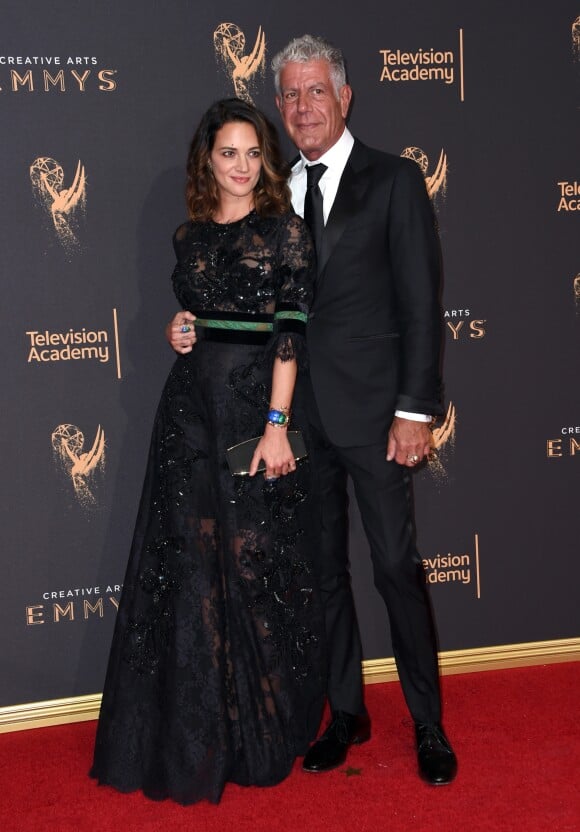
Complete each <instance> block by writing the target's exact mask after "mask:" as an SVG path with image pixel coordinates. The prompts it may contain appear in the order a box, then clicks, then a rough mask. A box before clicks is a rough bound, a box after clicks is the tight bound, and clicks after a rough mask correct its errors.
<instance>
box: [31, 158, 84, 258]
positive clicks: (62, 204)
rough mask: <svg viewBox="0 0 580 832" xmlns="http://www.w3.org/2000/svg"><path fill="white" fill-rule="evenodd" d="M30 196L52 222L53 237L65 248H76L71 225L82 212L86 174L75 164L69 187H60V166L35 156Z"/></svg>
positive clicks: (61, 185) (62, 176)
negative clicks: (31, 193) (32, 195)
mask: <svg viewBox="0 0 580 832" xmlns="http://www.w3.org/2000/svg"><path fill="white" fill-rule="evenodd" d="M30 181H31V183H32V189H33V191H34V195H35V197H36V198H37V200H38V201H39V202H40V204H41V205H42V206H43V207H44V209H45V210H46V212H47V213H48V215H49V216H50V217H51V219H52V223H53V225H54V230H55V231H56V234H57V237H58V239H59V240H60V242H61V243H62V244H63V246H65V248H74V247H76V246H77V245H78V240H77V237H76V235H75V233H74V230H73V228H74V226H75V224H76V221H77V219H78V213H79V212H83V213H84V210H85V203H86V183H87V180H86V174H85V168H84V165H82V164H81V162H80V161H79V162H78V164H77V168H76V171H75V175H74V177H73V181H72V184H71V186H70V188H65V187H63V185H64V170H63V168H62V165H59V163H58V162H57V161H56V160H55V159H51V158H50V157H49V156H39V158H38V159H36V160H35V161H34V162H33V164H32V165H31V166H30Z"/></svg>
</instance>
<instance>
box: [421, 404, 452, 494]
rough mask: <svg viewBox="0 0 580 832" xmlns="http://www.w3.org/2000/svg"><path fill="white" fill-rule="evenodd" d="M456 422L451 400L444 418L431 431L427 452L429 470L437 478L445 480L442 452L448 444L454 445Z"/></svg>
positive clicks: (445, 472) (445, 473)
mask: <svg viewBox="0 0 580 832" xmlns="http://www.w3.org/2000/svg"><path fill="white" fill-rule="evenodd" d="M456 423H457V412H456V410H455V405H454V404H453V402H449V406H448V407H447V412H446V414H445V418H444V419H443V422H442V423H441V424H440V425H437V427H435V428H433V430H432V431H431V443H432V451H431V453H430V454H429V457H428V460H427V464H428V470H429V472H430V473H431V474H432V475H433V476H434V477H435V478H436V479H438V480H445V479H446V477H447V471H446V470H445V465H444V464H443V459H442V452H443V455H444V451H445V450H446V448H447V447H448V446H449V447H451V448H453V447H454V445H455V426H456Z"/></svg>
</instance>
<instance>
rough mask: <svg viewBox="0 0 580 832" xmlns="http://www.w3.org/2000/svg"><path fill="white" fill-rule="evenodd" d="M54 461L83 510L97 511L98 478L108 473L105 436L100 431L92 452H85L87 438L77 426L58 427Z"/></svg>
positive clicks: (55, 431) (55, 430)
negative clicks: (93, 509) (96, 488)
mask: <svg viewBox="0 0 580 832" xmlns="http://www.w3.org/2000/svg"><path fill="white" fill-rule="evenodd" d="M51 442H52V450H53V453H54V456H55V461H56V463H57V465H58V467H59V468H60V470H61V471H62V473H63V474H64V475H65V477H66V478H67V479H68V480H69V481H70V483H71V484H72V487H73V490H74V493H75V496H76V498H77V500H78V501H79V503H80V504H81V505H83V506H84V507H96V505H97V498H96V495H95V487H96V482H95V475H96V474H97V472H99V471H100V472H101V473H103V472H104V469H105V433H104V431H103V429H102V428H101V426H100V425H99V426H98V427H97V432H96V434H95V439H94V441H93V444H92V446H91V448H90V450H86V451H85V450H84V447H85V436H84V434H83V432H82V431H81V430H79V428H78V427H77V426H76V425H69V424H62V425H58V427H56V428H55V429H54V431H53V432H52V437H51Z"/></svg>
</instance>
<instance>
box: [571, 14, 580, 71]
mask: <svg viewBox="0 0 580 832" xmlns="http://www.w3.org/2000/svg"><path fill="white" fill-rule="evenodd" d="M572 53H573V55H574V60H576V61H578V60H580V15H579V16H578V17H577V18H576V20H575V21H574V22H573V23H572Z"/></svg>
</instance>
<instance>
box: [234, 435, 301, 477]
mask: <svg viewBox="0 0 580 832" xmlns="http://www.w3.org/2000/svg"><path fill="white" fill-rule="evenodd" d="M286 435H287V437H288V442H289V443H290V447H291V449H292V453H293V454H294V459H295V460H296V462H298V460H300V459H304V457H305V456H308V452H307V450H306V445H305V444H304V437H303V436H302V434H301V432H300V431H299V430H289V431H288V433H287V434H286ZM261 438H262V437H261V436H254V437H253V439H246V441H245V442H240V443H239V444H238V445H232V447H231V448H227V449H226V459H227V461H228V465H229V468H230V471H231V472H232V475H233V476H234V477H242V476H244V474H247V473H248V471H249V470H250V465H251V464H252V458H253V456H254V452H255V450H256V447H257V445H258V442H259V441H260V439H261ZM265 470H266V465H265V464H264V460H263V459H261V460H260V463H259V465H258V472H260V471H265Z"/></svg>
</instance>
